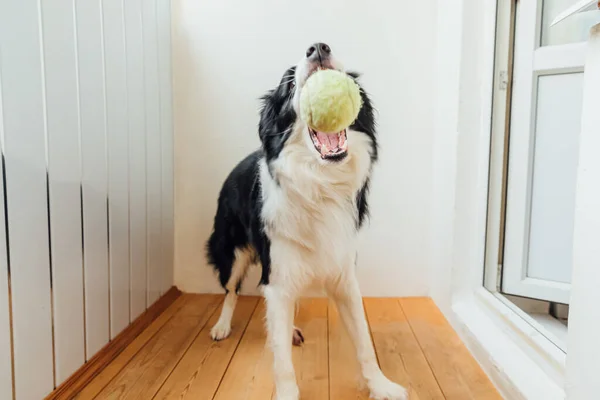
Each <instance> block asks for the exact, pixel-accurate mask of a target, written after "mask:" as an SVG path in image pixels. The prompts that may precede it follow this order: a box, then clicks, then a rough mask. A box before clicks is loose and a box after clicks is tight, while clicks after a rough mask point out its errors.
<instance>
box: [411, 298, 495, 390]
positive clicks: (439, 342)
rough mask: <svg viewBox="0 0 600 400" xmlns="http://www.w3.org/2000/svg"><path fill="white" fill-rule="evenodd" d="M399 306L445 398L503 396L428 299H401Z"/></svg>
mask: <svg viewBox="0 0 600 400" xmlns="http://www.w3.org/2000/svg"><path fill="white" fill-rule="evenodd" d="M400 305H401V306H402V309H403V311H404V314H405V315H406V318H407V319H408V322H409V324H410V326H411V327H412V329H413V331H414V333H415V336H416V338H417V340H418V342H419V345H420V346H421V349H422V350H423V353H424V354H425V357H426V358H427V359H428V360H429V364H430V366H431V369H432V371H433V373H434V375H435V377H436V379H437V381H438V383H439V385H440V387H441V389H442V392H443V394H444V396H445V397H446V399H449V400H454V399H456V400H466V399H474V400H488V399H502V397H501V396H500V395H499V394H498V392H497V390H496V389H495V388H494V386H493V385H492V383H491V382H490V380H489V379H488V377H487V376H486V375H485V373H484V372H483V370H482V369H481V368H480V366H479V364H477V362H476V361H475V359H474V358H473V357H472V356H471V354H470V353H469V351H468V350H467V348H466V347H465V346H464V344H463V343H462V342H461V340H460V339H459V337H458V335H457V334H456V332H454V330H453V329H452V327H451V326H450V324H449V323H448V321H446V319H445V318H444V316H443V315H442V313H441V312H440V310H439V309H438V308H437V307H436V306H435V304H434V303H433V301H432V300H431V299H429V298H404V299H400Z"/></svg>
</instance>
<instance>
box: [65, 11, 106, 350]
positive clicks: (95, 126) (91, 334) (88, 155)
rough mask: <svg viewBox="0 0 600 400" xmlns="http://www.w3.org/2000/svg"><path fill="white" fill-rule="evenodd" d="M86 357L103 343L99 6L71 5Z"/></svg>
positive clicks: (103, 186) (103, 133)
mask: <svg viewBox="0 0 600 400" xmlns="http://www.w3.org/2000/svg"><path fill="white" fill-rule="evenodd" d="M74 4H75V8H76V22H77V28H76V29H77V56H78V59H77V62H78V63H79V110H80V111H79V114H80V126H81V164H82V169H81V170H82V171H81V172H82V176H81V180H82V182H81V186H82V187H81V189H82V202H83V242H84V244H85V250H84V263H83V264H84V270H85V274H84V275H85V283H84V284H85V323H86V330H85V333H86V346H87V359H88V360H90V359H91V358H92V356H94V355H95V354H96V353H97V352H98V351H100V349H102V348H103V347H104V346H105V345H106V344H107V343H108V341H109V337H110V328H109V309H108V307H109V282H108V215H107V212H108V210H107V206H106V201H107V200H106V199H107V196H108V191H107V187H108V167H107V165H106V146H107V143H106V107H105V97H104V60H103V49H102V9H101V3H100V2H97V1H96V2H87V1H85V2H84V1H76V2H74Z"/></svg>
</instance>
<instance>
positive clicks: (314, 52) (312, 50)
mask: <svg viewBox="0 0 600 400" xmlns="http://www.w3.org/2000/svg"><path fill="white" fill-rule="evenodd" d="M330 54H331V47H329V46H328V45H327V44H325V43H315V44H313V45H312V46H310V47H309V48H308V50H306V58H308V59H309V60H310V61H323V60H324V59H326V58H328V57H329V55H330Z"/></svg>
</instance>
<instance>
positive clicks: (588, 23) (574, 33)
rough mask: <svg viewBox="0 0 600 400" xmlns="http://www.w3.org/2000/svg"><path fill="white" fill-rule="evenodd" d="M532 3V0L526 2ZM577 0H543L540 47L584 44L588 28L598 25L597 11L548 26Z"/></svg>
mask: <svg viewBox="0 0 600 400" xmlns="http://www.w3.org/2000/svg"><path fill="white" fill-rule="evenodd" d="M527 1H534V0H527ZM578 1H579V0H544V1H543V11H542V46H555V45H560V44H569V43H577V42H585V41H586V40H587V38H588V35H589V32H590V28H591V27H592V26H594V25H595V24H597V23H600V12H599V11H587V12H584V13H580V14H576V15H572V16H570V17H569V18H567V19H565V20H563V21H561V22H559V23H558V24H556V25H554V26H550V24H551V23H552V21H553V20H554V18H556V17H557V16H558V14H560V13H561V12H563V11H565V10H566V9H567V8H569V7H570V6H572V5H573V4H575V3H577V2H578Z"/></svg>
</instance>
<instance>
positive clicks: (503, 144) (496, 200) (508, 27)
mask: <svg viewBox="0 0 600 400" xmlns="http://www.w3.org/2000/svg"><path fill="white" fill-rule="evenodd" d="M536 1H537V0H536ZM515 12H516V4H515V2H513V1H505V0H501V1H498V10H497V17H496V38H495V53H494V54H495V63H494V80H495V83H494V87H493V89H492V98H493V102H492V107H491V110H492V115H491V129H490V135H491V138H490V140H491V142H490V152H489V177H488V199H487V201H488V208H487V227H486V233H485V234H486V243H485V250H484V252H485V261H484V266H485V267H484V268H485V273H484V287H485V288H486V289H487V290H489V291H490V292H491V294H492V295H493V296H494V297H496V298H497V299H498V300H500V301H501V302H502V303H503V304H504V305H505V306H506V307H508V308H510V309H511V310H512V311H513V313H514V314H516V315H517V316H518V317H519V318H521V319H523V320H524V321H525V322H526V323H527V324H529V325H530V326H532V327H533V328H534V329H535V331H536V332H532V333H533V334H536V333H539V334H541V335H542V336H543V337H544V338H545V339H547V340H549V341H550V342H551V344H552V345H554V346H556V347H557V348H558V350H559V352H557V353H556V357H554V358H555V359H556V358H557V357H558V358H560V359H561V360H562V361H561V362H563V363H564V355H561V354H560V352H562V353H566V351H567V347H566V343H565V341H564V340H563V339H561V338H559V337H557V336H556V335H555V334H554V333H552V332H551V331H549V330H548V329H546V328H545V327H544V326H542V325H541V324H540V323H539V322H537V321H536V320H535V319H533V318H532V317H531V316H529V315H528V314H527V313H526V312H524V311H523V310H522V309H521V308H519V307H518V306H516V305H515V304H514V303H513V302H511V301H510V300H508V299H507V298H506V297H505V296H504V295H503V291H502V288H501V284H502V277H501V275H502V274H503V273H504V274H506V271H505V270H504V269H503V264H504V262H505V259H504V255H503V254H502V251H501V249H502V248H504V246H506V243H505V242H504V236H503V233H504V230H505V227H504V223H505V218H507V216H506V204H505V202H506V201H507V192H508V190H509V185H508V182H507V175H508V173H509V170H508V166H507V162H508V157H507V151H508V148H509V146H508V134H509V130H510V127H511V113H510V107H511V102H512V96H513V91H512V82H513V79H512V76H513V73H512V69H513V57H514V51H515V45H514V40H515V37H514V32H515V30H514V24H516V18H515ZM525 17H529V18H535V17H536V16H535V15H526V16H525ZM537 20H538V21H537V22H538V23H539V18H537ZM585 45H586V43H578V44H577V45H576V46H571V47H570V48H571V49H573V48H580V47H585ZM541 49H542V50H543V48H541ZM530 53H531V52H530ZM537 54H538V55H539V54H540V53H539V51H538V53H537ZM578 54H579V57H578V59H577V60H576V61H577V62H578V63H579V64H580V65H581V64H582V63H583V62H582V61H581V60H579V58H581V51H579V52H578ZM531 55H533V53H531ZM563 58H564V57H563ZM546 64H547V63H546ZM580 69H581V68H579V69H578V70H580ZM529 78H531V77H529ZM527 101H528V102H530V101H531V99H529V98H528V99H527ZM513 106H514V105H513ZM521 211H522V210H521ZM519 218H522V219H524V217H523V215H519ZM506 223H508V221H507V222H506ZM513 262H514V260H513ZM512 272H514V271H512ZM511 278H512V281H513V283H514V282H517V281H518V280H519V279H518V278H519V277H514V276H513V277H511ZM504 279H507V277H506V276H505V277H504ZM528 281H532V279H525V280H523V281H522V282H521V284H523V285H526V284H528ZM564 286H567V287H568V289H567V291H568V290H570V284H569V285H564ZM544 338H541V339H540V340H539V343H538V346H539V347H540V348H538V349H537V350H538V351H539V350H541V349H542V348H547V347H548V344H547V343H545V342H546V340H545V339H544ZM552 350H553V351H552V352H553V353H554V349H552ZM559 370H561V373H560V374H561V375H562V374H563V372H564V366H563V367H561V368H559Z"/></svg>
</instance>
